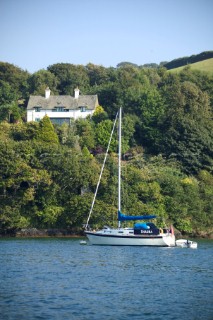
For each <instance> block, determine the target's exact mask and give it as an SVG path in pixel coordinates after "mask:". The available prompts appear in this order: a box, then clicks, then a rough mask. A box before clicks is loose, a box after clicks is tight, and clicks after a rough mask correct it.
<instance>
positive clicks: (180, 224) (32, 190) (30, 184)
mask: <svg viewBox="0 0 213 320" xmlns="http://www.w3.org/2000/svg"><path fill="white" fill-rule="evenodd" d="M47 86H49V87H50V88H51V91H52V93H53V94H71V95H73V90H74V88H75V87H76V86H78V87H79V88H80V90H81V93H82V94H98V98H99V104H100V105H101V107H98V108H97V111H96V112H95V114H94V115H93V117H92V118H91V119H86V120H82V119H79V120H77V121H73V122H72V124H71V125H70V126H67V125H65V124H64V125H62V126H56V125H55V126H53V125H52V124H51V122H50V120H49V118H48V117H45V118H44V119H43V120H42V121H40V123H31V122H30V123H26V121H25V119H26V105H27V102H28V98H29V95H30V94H40V95H42V94H44V89H45V87H47ZM212 102H213V76H211V75H208V74H205V73H201V72H197V71H192V70H191V69H190V68H189V67H186V68H185V69H184V70H183V71H182V72H180V73H179V74H171V73H168V72H167V71H166V69H164V68H154V67H152V66H151V67H150V68H148V67H146V68H138V67H136V66H134V65H132V64H128V63H124V64H121V65H119V67H118V68H104V67H103V66H96V65H93V64H88V65H86V66H76V65H72V64H67V63H59V64H54V65H52V66H49V67H48V68H47V70H40V71H38V72H36V73H34V74H32V75H31V74H29V73H27V72H26V71H23V70H21V69H20V68H18V67H15V66H13V65H10V64H8V63H0V171H1V174H0V229H1V231H6V230H12V229H17V228H25V227H37V228H81V226H82V224H83V223H85V221H86V219H87V216H88V212H89V209H90V206H91V202H92V198H93V194H94V190H95V187H96V183H97V181H98V176H99V172H100V169H101V165H102V161H103V156H104V155H103V154H104V152H105V150H106V146H107V143H108V137H109V135H110V132H111V129H112V124H113V120H114V117H115V114H116V112H117V110H118V108H119V107H120V106H122V108H123V152H124V155H123V162H122V167H123V170H122V173H123V177H122V180H123V184H122V189H123V190H122V195H123V204H122V207H123V211H124V212H128V213H130V214H150V213H151V214H156V215H157V216H158V223H159V224H160V225H161V226H164V224H165V223H170V222H171V223H173V224H174V226H175V228H176V229H177V230H179V231H181V232H183V233H184V232H185V233H197V234H198V233H200V234H201V233H202V232H206V233H210V232H211V230H212V220H213V176H212V173H213V160H212V159H213V124H212V117H213V109H212ZM116 151H117V143H116V138H115V137H113V140H112V146H111V148H110V154H109V157H108V160H107V163H106V168H105V170H104V174H103V179H102V183H101V186H100V189H99V192H98V196H97V201H96V204H95V207H94V213H93V215H92V219H91V224H92V225H93V226H95V227H98V226H101V225H103V224H112V223H114V224H115V223H116V208H117V191H116V190H117V176H116V173H117V157H116V154H115V152H116Z"/></svg>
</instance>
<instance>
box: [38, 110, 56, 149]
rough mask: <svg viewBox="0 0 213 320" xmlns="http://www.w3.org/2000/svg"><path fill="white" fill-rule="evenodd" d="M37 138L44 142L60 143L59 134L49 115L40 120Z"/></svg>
mask: <svg viewBox="0 0 213 320" xmlns="http://www.w3.org/2000/svg"><path fill="white" fill-rule="evenodd" d="M37 139H38V140H41V141H44V142H51V143H58V136H57V134H56V132H55V130H54V127H53V125H52V122H51V121H50V119H49V117H48V116H44V118H43V119H41V121H40V122H39V129H38V136H37Z"/></svg>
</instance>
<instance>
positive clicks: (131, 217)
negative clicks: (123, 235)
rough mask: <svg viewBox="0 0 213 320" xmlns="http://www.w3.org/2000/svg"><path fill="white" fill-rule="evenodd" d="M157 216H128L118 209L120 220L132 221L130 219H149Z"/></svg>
mask: <svg viewBox="0 0 213 320" xmlns="http://www.w3.org/2000/svg"><path fill="white" fill-rule="evenodd" d="M155 218H156V216H126V215H125V214H123V213H121V212H120V211H118V221H128V220H129V221H130V220H148V219H155Z"/></svg>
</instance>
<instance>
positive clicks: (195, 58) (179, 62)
mask: <svg viewBox="0 0 213 320" xmlns="http://www.w3.org/2000/svg"><path fill="white" fill-rule="evenodd" d="M211 58H213V51H204V52H201V53H199V54H196V55H195V54H194V55H192V56H190V57H182V58H178V59H174V60H172V61H170V62H166V63H164V64H163V66H164V67H165V68H166V69H167V70H170V69H174V68H178V67H182V66H186V65H188V64H192V63H196V62H200V61H203V60H207V59H211Z"/></svg>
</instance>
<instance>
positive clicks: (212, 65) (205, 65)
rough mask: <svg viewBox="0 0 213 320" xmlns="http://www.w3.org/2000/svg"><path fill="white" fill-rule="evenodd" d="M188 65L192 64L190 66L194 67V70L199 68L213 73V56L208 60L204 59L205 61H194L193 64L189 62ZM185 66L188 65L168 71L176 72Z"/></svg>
mask: <svg viewBox="0 0 213 320" xmlns="http://www.w3.org/2000/svg"><path fill="white" fill-rule="evenodd" d="M188 66H190V68H191V69H193V70H199V71H204V72H208V73H211V74H213V58H211V59H207V60H203V61H200V62H196V63H192V64H188ZM185 67H186V66H182V67H178V68H174V69H170V70H168V71H169V72H173V73H174V72H180V71H181V70H183V68H185Z"/></svg>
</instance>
